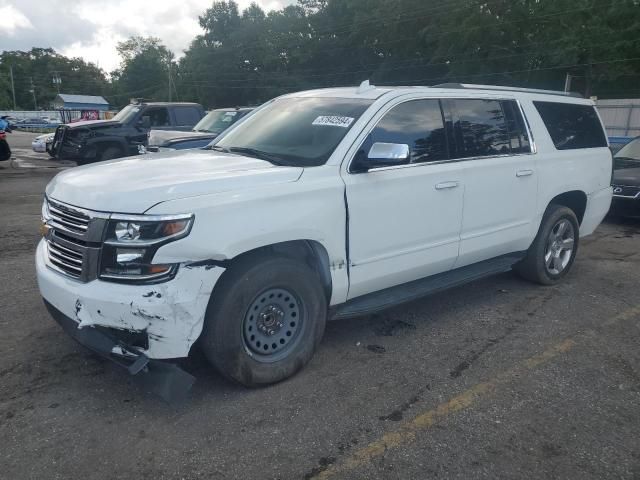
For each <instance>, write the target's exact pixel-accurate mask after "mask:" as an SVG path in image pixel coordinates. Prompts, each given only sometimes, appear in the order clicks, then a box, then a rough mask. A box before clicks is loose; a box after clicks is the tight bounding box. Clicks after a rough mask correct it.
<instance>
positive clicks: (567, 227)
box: [544, 218, 576, 275]
mask: <svg viewBox="0 0 640 480" xmlns="http://www.w3.org/2000/svg"><path fill="white" fill-rule="evenodd" d="M575 235H576V232H575V229H574V228H573V224H572V223H571V222H570V221H569V220H567V219H566V218H562V219H560V220H558V222H557V223H556V224H555V225H554V226H553V228H552V229H551V232H550V233H549V238H548V239H547V246H546V249H545V252H544V263H545V268H546V269H547V272H548V273H550V274H551V275H560V274H561V273H562V272H563V271H564V269H565V268H567V265H568V264H569V262H570V261H571V256H572V255H573V248H574V245H575Z"/></svg>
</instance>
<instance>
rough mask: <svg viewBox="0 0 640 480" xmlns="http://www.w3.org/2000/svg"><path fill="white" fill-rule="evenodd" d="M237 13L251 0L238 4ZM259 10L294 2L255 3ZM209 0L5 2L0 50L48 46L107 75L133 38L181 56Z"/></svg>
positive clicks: (0, 15)
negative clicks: (120, 48) (119, 47)
mask: <svg viewBox="0 0 640 480" xmlns="http://www.w3.org/2000/svg"><path fill="white" fill-rule="evenodd" d="M237 2H238V4H239V5H240V9H243V8H245V7H247V6H248V5H249V4H250V3H251V0H237ZM255 2H256V3H258V4H259V5H260V6H261V7H262V8H263V9H264V10H273V9H279V8H282V6H283V5H287V4H290V3H294V0H255ZM212 3H213V1H212V0H44V1H43V0H4V1H3V2H2V3H0V51H2V50H30V49H31V48H32V47H42V48H48V47H51V48H53V49H55V50H56V51H57V52H59V53H61V54H63V55H66V56H69V57H82V58H83V59H84V60H86V61H88V62H92V63H95V64H97V65H98V66H99V67H101V68H103V69H104V70H105V71H106V72H110V71H112V70H114V69H115V68H116V67H117V66H118V64H119V63H120V59H119V57H118V54H117V52H116V48H115V47H116V44H117V43H118V42H119V41H122V40H126V39H127V38H129V37H130V36H132V35H143V36H154V37H159V38H160V40H162V42H163V43H164V44H165V45H166V46H167V47H168V48H169V49H170V50H171V51H172V52H173V53H174V54H175V55H176V57H180V56H182V52H183V50H185V49H186V48H187V47H188V46H189V43H190V42H191V40H192V39H193V38H194V37H195V36H196V35H198V34H200V33H202V31H201V29H200V26H199V25H198V15H201V14H202V13H203V12H204V11H205V10H206V9H207V8H208V7H210V6H211V5H212Z"/></svg>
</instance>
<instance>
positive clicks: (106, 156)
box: [98, 147, 122, 162]
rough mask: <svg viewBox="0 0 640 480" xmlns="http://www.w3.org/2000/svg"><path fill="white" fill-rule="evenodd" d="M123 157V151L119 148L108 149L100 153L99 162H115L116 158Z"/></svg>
mask: <svg viewBox="0 0 640 480" xmlns="http://www.w3.org/2000/svg"><path fill="white" fill-rule="evenodd" d="M121 156H122V150H121V149H120V148H118V147H107V148H105V149H104V150H102V151H101V152H100V160H98V161H99V162H104V161H105V160H113V159H114V158H120V157H121Z"/></svg>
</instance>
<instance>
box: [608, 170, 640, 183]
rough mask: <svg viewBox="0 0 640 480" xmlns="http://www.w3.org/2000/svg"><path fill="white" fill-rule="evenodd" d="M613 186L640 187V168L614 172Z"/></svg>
mask: <svg viewBox="0 0 640 480" xmlns="http://www.w3.org/2000/svg"><path fill="white" fill-rule="evenodd" d="M613 184H614V185H626V186H628V187H640V167H634V168H620V169H618V170H615V171H614V172H613Z"/></svg>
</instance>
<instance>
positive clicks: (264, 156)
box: [227, 147, 287, 166]
mask: <svg viewBox="0 0 640 480" xmlns="http://www.w3.org/2000/svg"><path fill="white" fill-rule="evenodd" d="M227 151H228V152H231V153H242V154H245V155H249V156H250V157H255V158H258V159H260V160H266V161H267V162H269V163H272V164H273V165H278V166H283V165H287V164H286V163H284V162H283V161H282V159H281V158H279V157H276V156H274V155H271V154H270V153H267V152H263V151H262V150H256V149H255V148H249V147H229V148H228V149H227Z"/></svg>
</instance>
